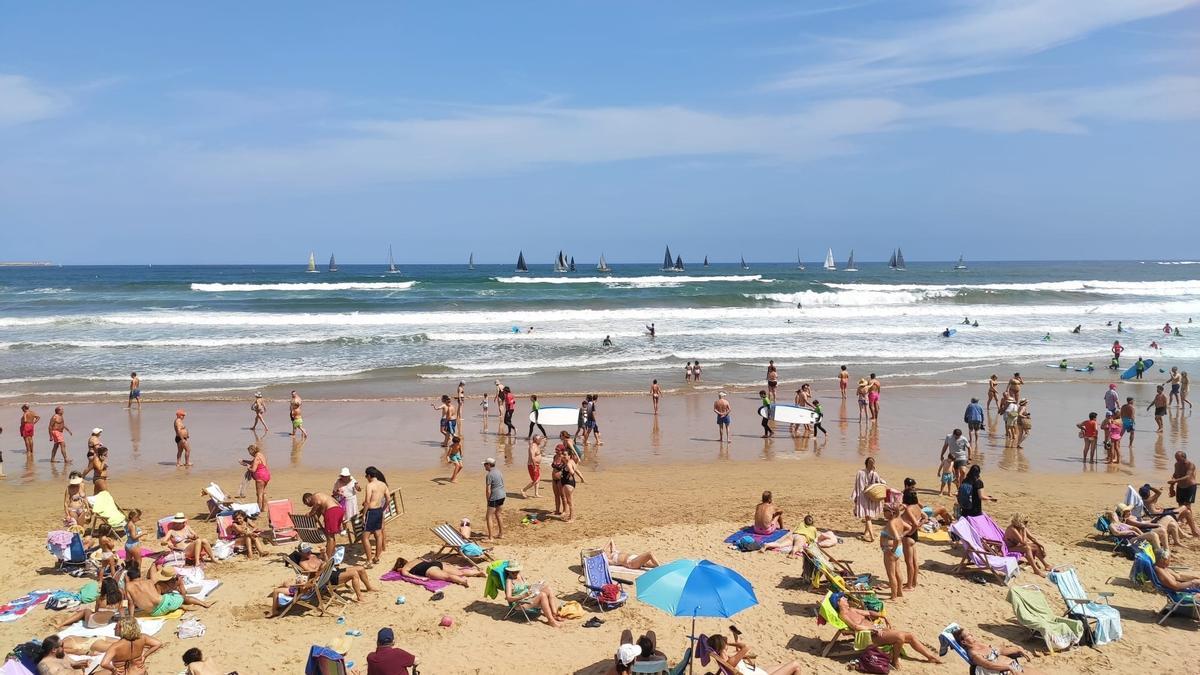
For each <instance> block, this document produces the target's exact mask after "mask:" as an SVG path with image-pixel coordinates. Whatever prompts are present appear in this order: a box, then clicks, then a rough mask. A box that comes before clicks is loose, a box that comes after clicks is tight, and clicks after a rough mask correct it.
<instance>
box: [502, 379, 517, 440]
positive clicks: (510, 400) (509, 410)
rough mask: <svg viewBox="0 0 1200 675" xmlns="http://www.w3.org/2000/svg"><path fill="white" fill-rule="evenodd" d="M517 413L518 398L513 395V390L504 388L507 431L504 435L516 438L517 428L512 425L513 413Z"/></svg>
mask: <svg viewBox="0 0 1200 675" xmlns="http://www.w3.org/2000/svg"><path fill="white" fill-rule="evenodd" d="M516 411H517V397H516V396H514V395H513V393H512V389H509V388H508V387H505V388H504V426H505V428H506V431H505V432H504V433H505V434H506V435H508V436H515V435H516V434H517V428H516V427H515V426H513V423H512V416H513V413H514V412H516Z"/></svg>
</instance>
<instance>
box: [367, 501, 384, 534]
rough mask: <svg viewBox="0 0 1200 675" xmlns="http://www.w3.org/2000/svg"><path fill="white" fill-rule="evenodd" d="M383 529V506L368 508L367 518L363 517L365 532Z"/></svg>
mask: <svg viewBox="0 0 1200 675" xmlns="http://www.w3.org/2000/svg"><path fill="white" fill-rule="evenodd" d="M382 529H383V507H380V508H377V509H367V514H366V518H364V519H363V531H364V532H378V531H380V530H382Z"/></svg>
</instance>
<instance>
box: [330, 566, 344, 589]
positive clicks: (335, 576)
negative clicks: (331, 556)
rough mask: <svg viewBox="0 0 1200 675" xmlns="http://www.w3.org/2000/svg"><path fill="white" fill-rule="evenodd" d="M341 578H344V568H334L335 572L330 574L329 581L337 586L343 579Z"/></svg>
mask: <svg viewBox="0 0 1200 675" xmlns="http://www.w3.org/2000/svg"><path fill="white" fill-rule="evenodd" d="M341 579H342V570H339V569H337V568H334V570H333V573H332V574H330V575H329V583H331V584H333V585H334V586H337V585H338V582H339V581H341Z"/></svg>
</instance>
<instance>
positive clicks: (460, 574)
mask: <svg viewBox="0 0 1200 675" xmlns="http://www.w3.org/2000/svg"><path fill="white" fill-rule="evenodd" d="M392 571H393V572H400V573H403V574H407V575H408V576H411V577H421V578H424V579H433V580H435V581H449V582H450V583H452V584H458V585H459V586H462V587H463V588H468V587H469V586H468V584H467V577H482V576H486V573H485V572H484V571H483V570H481V569H479V568H476V567H469V568H460V569H458V570H447V569H445V568H444V567H443V566H442V563H440V562H437V561H434V560H421V559H420V558H414V559H413V560H406V559H405V558H396V563H395V564H394V565H392Z"/></svg>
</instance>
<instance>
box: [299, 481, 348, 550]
mask: <svg viewBox="0 0 1200 675" xmlns="http://www.w3.org/2000/svg"><path fill="white" fill-rule="evenodd" d="M302 501H303V502H304V505H305V506H307V507H308V515H310V516H320V517H321V522H322V525H323V527H324V530H325V556H326V557H329V556H332V555H333V551H334V549H336V548H337V542H336V539H337V536H338V535H339V534H341V533H342V530H343V529H344V528H343V525H344V523H343V521H344V520H345V518H346V509H345V508H343V507H342V505H341V504H339V503H337V502H336V501H335V500H334V499H333V497H330V496H329V495H327V494H325V493H324V492H305V493H304V496H303V498H302Z"/></svg>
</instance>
